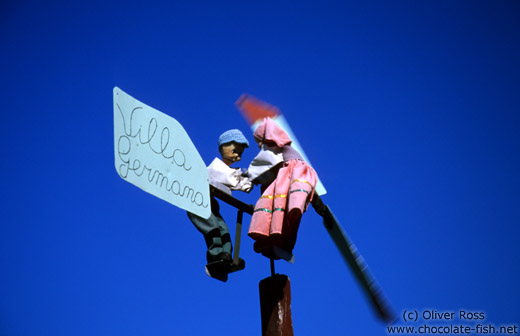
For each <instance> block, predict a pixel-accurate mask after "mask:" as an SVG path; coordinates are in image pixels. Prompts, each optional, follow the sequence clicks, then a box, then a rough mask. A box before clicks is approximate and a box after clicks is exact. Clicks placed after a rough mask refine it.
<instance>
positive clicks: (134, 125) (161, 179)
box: [114, 87, 211, 218]
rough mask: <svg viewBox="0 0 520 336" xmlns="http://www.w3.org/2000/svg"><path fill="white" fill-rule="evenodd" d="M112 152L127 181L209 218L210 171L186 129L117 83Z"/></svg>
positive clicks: (120, 174) (118, 170) (120, 171)
mask: <svg viewBox="0 0 520 336" xmlns="http://www.w3.org/2000/svg"><path fill="white" fill-rule="evenodd" d="M114 153H115V166H116V170H117V173H118V174H119V176H121V177H122V178H123V179H124V180H126V181H128V182H130V183H132V184H134V185H136V186H137V187H139V188H141V189H143V190H144V191H146V192H149V193H150V194H152V195H155V196H157V197H159V198H161V199H163V200H165V201H167V202H169V203H171V204H173V205H176V206H178V207H179V208H182V209H184V210H186V211H189V212H191V213H194V214H196V215H198V216H200V217H203V218H208V217H209V216H210V214H211V205H210V203H211V202H210V198H209V177H208V170H207V168H206V165H205V164H204V161H203V160H202V158H201V157H200V155H199V152H198V151H197V149H196V148H195V145H194V144H193V142H191V139H190V137H189V136H188V134H187V133H186V131H185V130H184V128H183V127H182V126H181V124H179V122H177V120H175V119H173V118H172V117H170V116H168V115H166V114H164V113H162V112H160V111H157V110H156V109H154V108H152V107H150V106H148V105H146V104H143V103H141V102H140V101H138V100H137V99H135V98H133V97H131V96H129V95H128V94H126V93H125V92H123V91H122V90H121V89H119V88H118V87H115V88H114Z"/></svg>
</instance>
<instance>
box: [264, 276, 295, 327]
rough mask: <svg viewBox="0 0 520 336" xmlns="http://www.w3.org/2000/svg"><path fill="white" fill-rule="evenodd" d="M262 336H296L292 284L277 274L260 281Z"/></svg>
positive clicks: (285, 277)
mask: <svg viewBox="0 0 520 336" xmlns="http://www.w3.org/2000/svg"><path fill="white" fill-rule="evenodd" d="M259 287H260V310H261V315H262V336H294V332H293V326H292V316H291V282H290V281H289V278H288V277H287V275H283V274H275V275H273V276H270V277H268V278H265V279H264V280H262V281H260V285H259Z"/></svg>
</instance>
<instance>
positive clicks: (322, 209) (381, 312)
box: [312, 195, 395, 323]
mask: <svg viewBox="0 0 520 336" xmlns="http://www.w3.org/2000/svg"><path fill="white" fill-rule="evenodd" d="M314 197H315V199H313V202H312V205H313V207H314V209H315V210H316V212H317V213H318V214H319V215H320V216H322V217H323V224H324V226H325V228H326V229H327V231H328V233H329V235H330V237H331V238H332V240H333V241H334V243H335V244H336V247H337V248H338V250H339V252H340V253H341V256H342V257H343V259H344V260H345V262H346V263H347V265H348V266H349V267H350V270H351V271H352V273H353V274H354V278H355V279H356V280H357V282H358V283H359V285H360V286H361V288H362V289H363V292H364V293H365V295H366V296H367V297H368V299H369V300H370V302H371V303H372V307H373V308H374V310H375V311H376V313H377V316H378V317H379V318H380V319H382V320H383V321H385V322H387V323H392V322H393V321H395V315H394V313H393V311H392V309H391V308H390V305H389V303H388V301H387V299H386V297H385V295H384V293H383V290H382V288H381V286H380V285H379V284H378V283H377V281H376V279H375V278H374V276H372V274H371V273H370V270H369V269H368V266H367V264H366V262H365V260H364V259H363V257H362V256H361V254H360V253H359V251H358V249H357V248H356V246H355V245H354V243H353V242H352V240H350V238H349V237H348V235H347V233H346V232H345V230H344V229H343V228H342V227H341V225H340V224H339V222H338V220H337V219H336V217H335V216H334V214H333V213H332V211H331V210H330V208H329V207H328V205H325V204H323V201H322V200H321V198H320V197H319V196H317V195H315V196H314Z"/></svg>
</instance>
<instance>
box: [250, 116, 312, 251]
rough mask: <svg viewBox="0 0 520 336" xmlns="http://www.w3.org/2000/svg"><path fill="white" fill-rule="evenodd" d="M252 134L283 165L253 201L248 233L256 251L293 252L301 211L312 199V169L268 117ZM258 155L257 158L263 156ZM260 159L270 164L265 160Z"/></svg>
mask: <svg viewBox="0 0 520 336" xmlns="http://www.w3.org/2000/svg"><path fill="white" fill-rule="evenodd" d="M254 136H255V138H256V139H257V140H259V141H262V142H263V143H264V144H265V145H264V148H263V150H264V151H271V152H273V153H272V154H273V155H274V156H276V155H278V156H279V157H280V161H282V160H283V167H282V168H281V169H280V170H279V171H278V174H277V176H276V179H275V180H274V181H273V182H272V183H271V184H270V185H269V186H268V187H267V189H265V191H264V192H263V193H262V196H261V197H260V199H259V200H258V201H257V202H256V205H255V212H254V214H253V217H252V219H251V225H250V227H249V236H250V237H251V238H253V239H254V240H256V243H255V250H256V251H257V252H262V253H264V251H265V250H266V249H267V250H269V248H270V247H272V246H278V247H280V248H282V249H283V250H285V251H287V252H292V250H293V248H294V244H295V243H296V235H297V232H298V227H299V225H300V220H301V217H302V214H303V213H304V212H305V210H307V207H308V205H309V203H310V201H311V200H312V196H313V194H314V188H315V187H316V182H317V179H318V178H317V175H316V172H315V171H314V169H313V168H312V167H311V166H309V165H308V164H307V163H306V162H305V161H303V160H302V159H301V156H300V155H299V154H298V152H296V150H294V149H292V147H290V144H291V142H292V141H291V139H290V138H289V136H288V135H287V133H285V131H284V130H282V129H281V128H280V127H279V126H278V125H277V124H276V123H275V122H274V121H272V120H271V119H269V118H265V119H264V121H263V122H262V123H261V124H260V125H259V126H258V128H257V129H256V130H255V133H254ZM261 154H262V152H260V154H259V155H258V156H257V158H259V157H262V155H261ZM263 157H265V155H263ZM257 158H255V159H254V160H253V162H252V163H251V165H252V166H254V165H255V160H257ZM257 161H259V160H257ZM260 161H261V163H260V164H262V163H263V164H265V165H267V166H268V165H269V163H267V162H266V160H260ZM264 187H265V186H264ZM264 255H266V253H264Z"/></svg>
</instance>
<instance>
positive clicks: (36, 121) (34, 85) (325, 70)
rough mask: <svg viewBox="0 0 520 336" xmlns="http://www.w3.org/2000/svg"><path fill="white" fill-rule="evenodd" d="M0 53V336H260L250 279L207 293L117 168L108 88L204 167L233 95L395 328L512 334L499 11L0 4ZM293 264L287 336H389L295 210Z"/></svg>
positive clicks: (343, 4)
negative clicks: (424, 325)
mask: <svg viewBox="0 0 520 336" xmlns="http://www.w3.org/2000/svg"><path fill="white" fill-rule="evenodd" d="M0 46H1V52H0V95H1V102H2V106H1V109H2V111H1V113H0V136H1V139H2V142H1V143H2V164H1V165H0V173H1V176H2V183H1V195H2V202H1V206H0V209H1V212H0V213H1V218H2V219H1V220H0V223H1V224H0V228H1V231H0V335H2V336H3V335H6V336H11V335H20V336H25V335H31V336H34V335H38V336H40V335H52V336H60V335H67V336H69V335H74V336H81V335H207V334H209V333H210V332H211V333H212V334H214V335H241V336H242V335H259V334H260V308H259V298H258V282H259V281H260V280H261V279H263V278H265V277H267V276H268V275H269V263H268V260H267V259H265V258H263V257H262V256H260V255H258V254H256V253H254V252H253V250H252V245H253V244H252V243H253V242H252V240H251V239H249V238H247V237H246V236H244V237H243V246H242V251H243V252H242V257H243V258H244V259H245V260H246V262H247V267H246V269H245V270H244V271H242V272H239V273H235V274H232V275H231V276H230V280H229V281H228V282H227V283H221V282H218V281H215V280H213V279H211V278H209V277H207V276H206V275H205V274H204V270H203V266H204V263H205V246H204V242H203V239H202V236H201V235H200V234H199V233H198V232H197V231H196V230H195V228H194V227H193V226H192V224H191V223H190V222H189V221H188V219H187V217H186V214H185V212H184V211H182V210H180V209H178V208H175V207H174V206H172V205H170V204H168V203H166V202H164V201H162V200H160V199H158V198H155V197H153V196H151V195H149V194H147V193H145V192H143V191H141V190H140V189H138V188H136V187H134V186H133V185H131V184H129V183H127V182H125V181H124V180H122V179H121V178H120V177H119V176H118V174H117V173H116V171H115V169H114V164H113V162H114V154H113V109H112V88H113V87H114V86H119V87H120V88H121V89H122V90H124V91H126V92H128V93H129V94H130V95H133V96H134V97H136V98H137V99H139V100H141V101H143V102H144V103H146V104H148V105H150V106H152V107H154V108H156V109H158V110H160V111H162V112H164V113H167V114H169V115H171V116H172V117H174V118H175V119H176V120H178V121H179V122H180V123H181V124H182V125H183V126H184V128H185V129H186V131H187V132H188V134H189V135H190V136H191V138H192V140H193V142H194V143H195V145H196V146H197V148H198V149H199V152H200V154H201V155H202V157H203V158H204V160H205V161H206V163H210V162H211V160H212V159H213V157H214V156H216V155H217V148H216V138H217V136H218V135H219V134H220V133H222V132H223V131H225V130H227V129H229V128H239V129H241V130H242V131H243V132H244V133H245V134H246V135H247V136H248V138H249V140H250V141H253V138H252V135H251V133H250V131H249V129H248V126H247V124H246V122H245V121H244V120H243V119H242V117H241V116H240V114H239V112H238V111H237V110H236V109H235V107H234V105H233V103H234V102H235V100H236V99H237V98H238V97H239V96H240V95H241V94H242V93H244V92H247V93H250V94H252V95H254V96H257V97H259V98H261V99H263V100H265V101H268V102H270V103H272V104H274V105H276V106H278V107H279V108H280V109H281V111H282V112H283V114H284V115H285V117H286V119H287V120H288V121H289V123H290V124H291V126H292V129H293V131H294V132H295V133H296V134H297V135H298V138H299V140H300V143H301V144H302V146H303V147H304V148H305V151H306V153H307V155H308V157H309V158H310V160H311V162H312V163H313V165H314V167H315V169H316V170H317V172H318V174H319V176H320V178H321V180H322V181H323V183H324V185H325V186H326V188H327V189H328V194H327V195H326V196H324V200H325V202H326V203H328V204H329V205H330V207H331V208H332V210H333V211H334V213H335V214H336V216H337V217H338V219H339V220H340V221H341V223H342V224H343V226H344V227H345V229H346V230H347V232H348V233H349V235H350V236H351V238H352V239H353V240H354V242H355V243H356V245H357V247H358V248H359V250H360V251H361V253H362V254H363V256H364V257H365V259H366V261H367V263H368V264H369V265H370V267H371V270H372V272H373V273H374V274H375V275H376V277H377V279H378V280H379V282H380V283H381V284H382V286H383V288H384V289H385V291H386V294H387V296H388V298H389V299H390V301H391V303H392V305H393V307H394V308H395V310H396V311H397V312H398V313H400V312H402V311H403V310H404V309H407V310H410V309H417V310H419V311H421V310H423V309H427V308H429V309H435V310H437V311H454V312H458V311H459V310H461V309H466V310H471V311H482V312H485V314H486V320H485V321H484V322H485V323H493V324H496V325H500V324H511V323H517V324H518V322H519V321H520V288H519V287H520V286H519V285H518V284H519V283H520V272H519V268H520V244H519V243H518V237H519V235H520V174H519V173H520V98H519V97H520V95H519V93H520V62H519V60H520V3H519V2H518V1H362V2H359V1H336V2H332V1H320V2H318V1H314V2H305V1H304V2H302V1H218V2H215V1H206V2H198V1H162V2H158V1H146V2H143V1H140V2H132V1H126V2H122V1H121V2H116V1H88V2H84V3H83V4H80V3H78V2H70V1H61V2H60V1H24V2H19V1H4V2H2V4H1V5H0ZM256 151H257V149H256V148H254V147H253V148H250V149H249V150H247V151H246V152H245V154H244V159H243V162H242V163H243V166H247V165H248V163H249V161H250V160H251V159H252V158H253V157H254V156H255V154H256ZM258 195H259V191H258V190H254V191H253V192H252V193H251V194H250V195H240V194H238V193H237V194H236V196H237V197H241V199H243V200H245V201H246V202H249V203H254V201H255V199H256V197H258ZM222 208H223V215H224V216H225V218H226V219H227V221H228V223H229V224H230V227H231V230H232V231H233V232H234V224H233V221H234V218H235V212H234V211H233V209H231V208H229V207H227V206H225V205H222ZM245 218H246V222H247V220H248V219H249V216H247V215H246V217H245ZM246 226H247V225H246ZM294 252H295V255H296V263H295V264H294V265H289V264H287V263H283V262H278V263H277V271H279V272H280V273H285V274H287V275H289V277H290V278H291V282H292V295H293V302H292V312H293V323H294V330H295V333H296V335H298V336H301V335H385V334H386V331H385V330H386V329H385V326H384V325H383V324H381V323H379V321H378V320H377V319H376V318H375V317H374V315H373V314H372V312H371V310H370V307H369V306H368V304H367V302H366V301H365V299H364V297H363V296H362V294H361V292H360V289H359V287H358V286H357V284H356V283H355V282H354V280H353V278H352V276H351V274H350V273H349V270H348V269H347V267H346V265H345V264H344V262H343V260H342V259H341V257H340V255H339V254H338V252H337V251H336V249H335V247H334V245H333V244H332V241H331V240H330V238H329V237H328V235H327V233H326V231H325V229H324V228H323V226H322V224H321V221H320V217H319V216H318V215H316V214H315V213H314V212H313V210H312V209H311V210H310V211H309V212H308V213H307V214H306V215H305V216H304V218H303V221H302V225H301V227H300V231H299V240H298V242H297V245H296V249H295V251H294ZM455 322H456V323H459V324H460V323H462V322H461V321H459V320H456V321H455ZM398 324H405V323H404V322H402V321H398Z"/></svg>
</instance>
